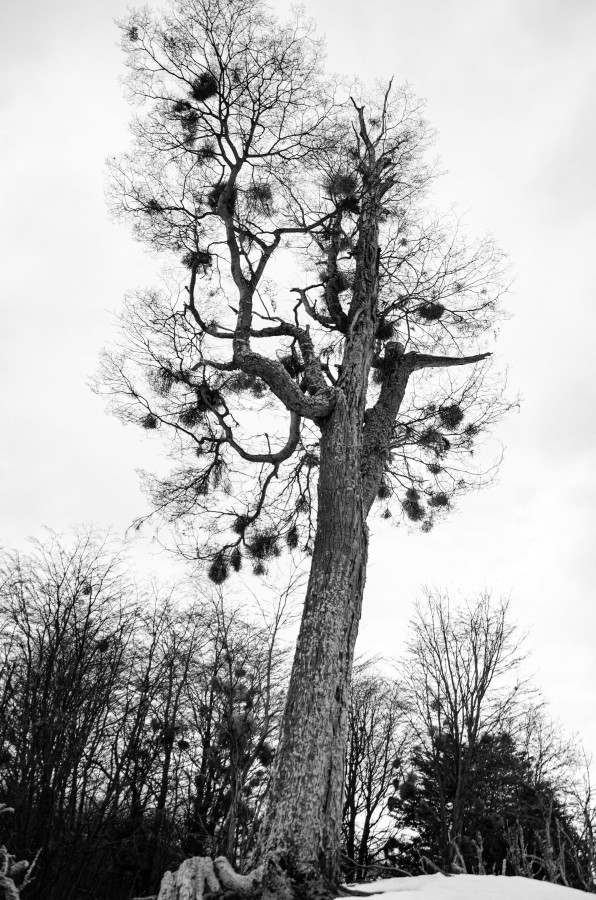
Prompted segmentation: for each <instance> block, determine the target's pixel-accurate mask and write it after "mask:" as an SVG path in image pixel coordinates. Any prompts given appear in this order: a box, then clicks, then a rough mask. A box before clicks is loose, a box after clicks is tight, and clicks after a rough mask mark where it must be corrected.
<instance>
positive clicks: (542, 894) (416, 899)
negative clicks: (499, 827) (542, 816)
mask: <svg viewBox="0 0 596 900" xmlns="http://www.w3.org/2000/svg"><path fill="white" fill-rule="evenodd" d="M354 886H355V885H354ZM358 890H360V891H366V893H367V894H376V895H377V896H381V897H382V900H410V898H412V900H579V898H580V896H582V895H584V896H586V897H588V896H589V895H588V894H585V893H584V891H576V890H575V889H574V888H567V887H561V886H560V885H558V884H549V883H548V882H546V881H533V880H532V879H530V878H518V877H511V878H508V877H506V876H497V875H451V876H449V877H448V878H447V877H445V875H417V876H413V877H412V878H387V879H385V880H383V881H375V882H371V883H370V884H359V885H358Z"/></svg>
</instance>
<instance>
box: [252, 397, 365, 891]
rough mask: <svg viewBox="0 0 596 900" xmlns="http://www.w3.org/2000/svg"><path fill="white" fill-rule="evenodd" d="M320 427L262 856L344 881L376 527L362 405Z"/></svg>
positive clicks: (305, 873)
mask: <svg viewBox="0 0 596 900" xmlns="http://www.w3.org/2000/svg"><path fill="white" fill-rule="evenodd" d="M354 406H355V407H356V409H354V408H353V407H352V409H351V410H350V407H349V404H348V403H347V401H346V399H345V398H344V397H343V396H340V398H339V399H338V402H337V405H336V408H335V410H334V412H333V414H332V415H331V416H330V418H329V419H328V420H327V421H326V422H324V423H323V424H322V437H321V468H320V475H319V486H318V514H317V532H316V539H315V546H314V552H313V558H312V565H311V571H310V578H309V583H308V589H307V594H306V601H305V606H304V611H303V616H302V623H301V627H300V634H299V637H298V642H297V647H296V654H295V658H294V664H293V668H292V675H291V679H290V686H289V691H288V698H287V703H286V709H285V713H284V717H283V721H282V728H281V736H280V743H279V748H278V751H277V757H276V761H275V767H274V773H273V778H272V784H271V788H270V793H269V802H268V807H267V813H266V816H265V821H264V823H263V826H262V829H261V836H260V848H259V858H261V859H263V858H267V857H274V858H276V859H277V860H278V861H279V862H280V864H281V866H282V867H283V868H285V869H286V870H287V871H288V874H289V875H290V876H291V877H292V878H293V879H297V880H298V881H303V880H306V881H310V880H311V879H314V880H315V881H316V880H319V881H323V882H326V883H327V884H330V885H338V884H339V880H340V842H341V817H342V790H343V777H344V754H345V746H346V737H347V720H348V703H349V691H350V680H351V671H352V662H353V657H354V645H355V642H356V635H357V633H358V623H359V620H360V612H361V607H362V594H363V590H364V581H365V573H366V561H367V548H368V529H367V526H366V521H365V514H364V510H363V504H362V478H361V471H360V451H361V433H362V425H361V422H362V419H361V415H360V409H359V406H360V404H358V403H356V404H354Z"/></svg>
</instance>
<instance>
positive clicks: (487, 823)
mask: <svg viewBox="0 0 596 900" xmlns="http://www.w3.org/2000/svg"><path fill="white" fill-rule="evenodd" d="M1 572H2V579H1V582H0V635H1V638H0V640H1V653H2V656H1V658H0V698H1V700H0V803H4V804H6V805H7V806H9V807H12V808H13V809H14V814H12V815H4V816H2V817H1V818H0V828H1V829H2V831H1V833H0V843H3V844H5V845H6V846H7V849H8V852H9V853H11V854H13V855H14V856H15V857H17V858H18V859H22V858H26V859H32V858H33V857H34V856H35V855H36V854H37V853H38V854H39V856H38V862H37V866H36V877H35V879H34V880H33V881H32V882H31V883H30V884H29V885H28V886H27V887H26V889H25V896H29V897H31V898H41V897H44V898H50V900H53V898H61V900H69V898H73V900H74V898H77V900H78V898H81V900H82V898H97V900H100V898H101V900H105V898H106V897H108V896H109V897H110V898H122V900H125V898H131V897H135V896H141V895H147V894H151V893H152V892H155V891H156V890H157V887H158V885H159V881H160V878H161V875H162V874H163V871H164V870H165V869H166V868H168V867H171V868H175V867H176V866H177V865H179V863H180V862H181V861H182V860H183V859H184V858H185V857H188V856H192V855H209V856H217V855H225V856H227V857H228V859H229V860H230V861H231V862H232V863H233V864H234V865H235V866H237V867H238V868H239V869H240V870H242V869H245V868H247V867H248V866H249V862H250V854H251V851H252V850H253V848H254V846H255V841H256V836H257V834H258V829H259V825H260V822H261V816H262V806H263V800H264V796H265V792H266V789H267V784H268V779H269V775H270V770H271V764H272V761H273V759H274V755H275V747H276V740H277V733H278V728H279V717H280V711H281V709H282V708H283V699H284V692H285V689H286V685H287V674H288V665H287V664H288V657H287V653H286V650H285V642H284V640H283V629H284V626H286V625H287V624H288V621H289V609H288V603H287V600H282V601H281V602H280V603H279V605H277V606H276V607H275V609H273V610H272V611H271V612H270V614H269V615H268V616H266V617H265V618H262V619H260V620H259V619H257V618H256V617H255V615H254V614H252V615H250V616H249V615H248V614H242V612H241V611H240V609H239V608H237V607H234V606H233V605H231V604H230V603H224V602H223V600H222V598H221V597H220V596H218V595H217V594H215V595H214V594H213V592H211V593H210V594H201V593H200V591H195V592H194V593H193V592H191V591H189V590H188V588H186V589H185V588H180V587H179V586H178V587H176V588H175V589H171V590H169V591H167V592H164V591H163V590H162V591H159V590H157V589H153V590H152V591H149V590H145V591H139V590H137V589H136V588H135V587H134V585H132V584H131V583H130V581H129V580H128V579H127V577H126V575H125V572H124V567H123V565H122V559H121V558H120V556H119V553H118V550H117V548H115V547H114V545H113V544H111V543H110V541H109V540H108V539H106V538H105V537H102V536H99V535H96V534H93V533H90V532H88V531H86V532H79V533H78V534H77V535H76V536H75V537H74V539H70V540H68V541H64V540H61V539H59V538H57V537H56V536H50V538H49V539H48V540H47V541H45V542H44V543H38V544H36V546H35V547H34V549H33V551H32V552H31V553H28V554H24V555H19V554H13V553H7V552H4V553H3V554H2V561H1ZM522 658H523V650H522V648H521V644H520V641H519V639H518V637H517V635H516V632H515V628H514V627H513V626H512V625H511V624H510V622H509V621H508V618H507V607H506V605H503V604H497V603H493V602H491V601H490V598H489V597H487V596H485V597H481V598H480V599H479V600H477V601H475V602H473V603H470V604H469V605H463V606H461V605H460V606H458V607H457V608H453V607H452V606H451V605H450V604H449V601H448V598H446V597H441V596H430V595H429V596H427V597H426V598H425V600H424V601H423V602H421V603H420V604H419V605H418V607H417V608H416V612H415V616H414V619H413V621H412V626H411V639H410V643H409V646H408V650H407V654H406V655H405V657H404V658H403V659H402V660H400V662H399V663H398V664H397V666H396V668H395V672H394V673H393V672H392V673H390V674H387V671H386V670H383V669H382V668H381V667H379V666H377V665H375V664H374V663H371V662H364V663H361V664H360V665H359V666H358V667H357V669H356V672H355V677H354V683H353V688H352V694H351V703H350V710H349V743H348V753H347V759H346V770H345V792H344V806H343V829H342V838H343V848H342V860H343V871H344V876H345V877H346V879H347V880H348V881H355V880H358V881H362V880H366V879H367V878H373V877H374V878H378V877H380V876H383V875H395V874H399V873H402V872H403V873H404V874H406V873H408V874H415V873H421V872H428V871H435V870H436V869H437V868H440V869H443V870H445V871H462V870H464V871H467V872H476V873H479V874H482V873H485V872H487V873H492V872H496V873H499V874H500V873H504V874H520V875H527V876H529V877H533V878H539V879H546V880H550V881H554V882H559V883H562V884H568V885H570V886H572V887H579V888H582V889H584V890H588V891H595V889H596V888H595V863H596V853H595V843H594V826H595V824H596V807H595V805H594V802H593V798H592V796H591V794H590V788H589V783H587V782H586V783H584V784H583V785H582V784H580V782H579V781H578V778H577V760H576V756H575V754H574V753H573V752H572V751H573V748H572V745H571V743H570V742H565V741H564V740H563V739H562V738H561V736H560V734H559V732H558V731H557V729H556V728H554V727H553V726H552V725H550V724H549V721H548V719H547V717H546V715H545V713H544V710H543V708H542V706H541V703H540V701H539V698H537V695H536V693H535V692H532V690H531V689H530V687H529V685H528V684H527V683H525V682H523V681H521V680H515V678H513V677H512V673H515V672H516V671H517V669H518V666H517V664H518V663H519V662H520V661H521V660H522Z"/></svg>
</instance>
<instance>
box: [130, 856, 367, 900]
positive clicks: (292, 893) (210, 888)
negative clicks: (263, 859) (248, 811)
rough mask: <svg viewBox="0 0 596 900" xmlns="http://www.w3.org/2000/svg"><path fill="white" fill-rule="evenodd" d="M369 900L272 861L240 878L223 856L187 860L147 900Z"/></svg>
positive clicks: (164, 879)
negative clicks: (346, 899)
mask: <svg viewBox="0 0 596 900" xmlns="http://www.w3.org/2000/svg"><path fill="white" fill-rule="evenodd" d="M364 896H369V895H366V894H364V893H363V892H362V891H358V890H348V889H347V888H345V887H340V886H339V885H332V884H330V883H329V882H328V881H327V880H326V879H325V878H324V877H323V876H321V875H317V874H315V873H312V874H310V875H308V876H305V877H303V878H295V877H294V878H293V877H291V876H290V875H289V874H288V873H287V872H286V871H284V869H283V868H282V867H281V866H280V865H279V863H278V862H277V861H275V860H270V861H269V862H268V863H267V864H266V865H263V866H259V868H257V869H255V870H254V871H253V872H251V873H250V874H249V875H239V874H238V873H237V872H235V871H234V869H233V868H232V866H231V865H230V863H229V862H228V860H227V859H226V858H225V857H224V856H219V857H218V858H217V859H215V860H211V859H210V858H209V857H208V856H194V857H192V858H191V859H186V860H185V861H184V862H183V863H182V865H181V866H180V868H179V869H178V870H177V871H176V872H166V873H165V875H164V876H163V878H162V881H161V886H160V889H159V894H158V895H157V897H156V898H146V900H335V898H336V897H364Z"/></svg>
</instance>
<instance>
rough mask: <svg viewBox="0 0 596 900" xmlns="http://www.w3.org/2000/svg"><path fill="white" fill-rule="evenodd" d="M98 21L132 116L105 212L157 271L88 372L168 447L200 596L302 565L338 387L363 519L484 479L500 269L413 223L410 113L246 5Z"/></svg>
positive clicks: (442, 222)
mask: <svg viewBox="0 0 596 900" xmlns="http://www.w3.org/2000/svg"><path fill="white" fill-rule="evenodd" d="M120 28H121V32H122V43H123V48H124V51H125V53H126V58H127V65H128V77H127V86H128V90H129V92H130V97H131V100H132V102H133V104H134V106H135V117H134V120H133V123H132V133H133V147H132V149H131V150H130V152H128V153H125V154H123V155H122V156H120V157H118V158H114V159H113V160H112V162H111V170H112V176H113V177H112V193H111V196H112V201H113V208H114V210H115V211H116V212H117V213H118V214H121V215H123V216H125V217H126V218H127V219H128V220H130V221H131V222H132V224H133V228H134V232H135V234H136V236H137V237H138V239H139V240H141V241H142V242H144V243H145V244H146V245H148V246H149V247H151V248H152V249H153V250H155V251H159V252H163V253H165V254H166V257H165V258H166V260H167V263H168V267H169V268H168V272H167V275H166V277H165V278H164V281H163V283H162V285H161V286H160V287H158V288H149V289H143V290H138V291H135V292H133V293H132V294H131V295H130V296H129V298H128V302H127V305H126V311H125V313H124V315H123V337H122V340H121V343H120V346H119V347H118V348H115V349H113V350H112V351H111V352H110V353H109V354H106V356H105V359H104V366H103V374H102V376H101V379H102V381H103V386H102V390H106V391H107V392H108V393H110V394H111V396H112V398H113V408H114V410H115V411H116V413H117V414H118V415H120V416H121V417H122V418H123V419H124V420H125V421H131V422H135V423H138V424H139V425H141V426H142V427H143V428H145V429H147V430H149V431H151V430H160V431H161V432H162V433H164V434H166V433H167V434H168V436H169V437H170V439H171V449H172V456H173V459H174V460H175V465H174V469H173V471H172V472H171V474H170V475H169V476H168V477H166V478H162V479H158V478H155V477H152V476H147V486H148V488H149V491H150V494H151V496H152V500H153V503H154V505H155V507H156V508H157V509H158V510H159V512H160V513H161V514H162V515H163V516H165V518H166V519H168V520H169V521H171V522H174V523H176V525H177V528H178V533H179V536H180V537H181V538H182V540H181V543H182V544H183V545H184V546H185V547H186V548H187V549H190V552H191V553H192V555H193V556H198V557H199V558H201V559H204V560H206V561H207V562H208V566H209V569H208V570H209V574H210V576H211V578H212V579H213V580H214V581H215V582H221V581H223V580H224V579H225V578H226V576H227V575H228V573H229V571H230V570H232V569H236V570H238V569H239V568H240V566H241V565H242V562H243V560H244V559H248V561H249V562H250V564H251V565H252V567H253V569H254V571H255V572H256V573H257V574H258V573H262V572H263V571H264V570H265V568H266V565H267V561H268V559H270V558H271V557H273V556H276V555H278V554H279V553H280V551H281V549H282V547H283V545H284V543H285V544H286V545H287V547H289V548H290V549H294V548H298V549H299V550H303V551H306V552H307V553H310V552H312V549H313V542H314V534H315V530H316V505H317V496H316V494H317V481H318V477H319V470H320V464H321V448H320V440H321V434H320V424H321V422H322V421H324V420H325V418H326V417H328V416H329V415H330V413H331V412H332V410H333V409H334V408H335V406H336V404H337V403H338V402H340V400H339V398H341V397H342V394H345V389H346V386H347V385H348V384H349V382H350V380H351V378H352V377H353V376H355V377H356V380H355V383H356V385H357V388H356V390H357V392H358V398H357V403H358V404H359V406H360V407H361V412H362V415H363V424H362V429H363V433H362V477H363V488H362V492H363V499H364V503H365V507H366V509H367V511H368V510H369V509H370V508H371V506H372V505H373V503H374V501H375V500H377V501H378V503H377V506H376V508H377V509H378V511H379V513H380V514H381V515H383V516H385V517H386V518H389V517H390V516H391V515H393V514H397V515H398V516H401V517H403V518H405V519H406V520H407V521H409V522H413V523H418V524H419V526H421V527H422V528H423V529H425V530H428V529H429V528H430V527H431V526H432V524H433V522H434V521H435V519H436V518H437V517H438V516H440V515H441V514H443V513H444V512H445V511H447V510H448V508H449V506H450V504H451V501H452V498H453V497H454V496H455V495H457V494H458V493H461V492H462V491H464V490H466V489H468V488H469V487H470V486H476V485H478V484H479V483H481V482H482V481H483V480H484V478H485V477H486V476H487V475H488V474H490V471H487V470H486V463H485V464H484V470H483V469H482V466H480V467H479V466H477V465H476V462H475V459H474V457H473V447H474V444H475V442H476V441H477V439H478V437H479V435H480V434H481V433H482V432H483V431H485V430H486V429H487V428H488V427H489V426H491V425H492V424H493V423H494V422H495V420H496V419H498V417H499V416H500V415H501V413H502V412H503V410H504V408H505V407H506V402H505V401H504V400H503V398H502V382H501V379H500V377H499V376H498V374H495V372H494V369H493V368H492V367H491V364H490V361H489V358H488V357H489V354H488V353H486V352H480V350H481V349H482V350H483V349H484V348H480V347H479V341H480V339H483V338H484V337H485V336H486V335H487V333H491V331H492V329H493V328H494V326H495V323H496V322H497V320H498V317H499V305H498V301H499V298H500V295H501V292H502V288H503V273H504V260H503V255H502V253H501V252H500V251H499V250H498V249H497V248H496V247H495V245H494V243H493V242H492V240H490V239H489V238H485V239H482V240H479V241H475V242H469V241H467V240H466V238H465V236H464V235H463V233H462V229H461V227H460V222H459V221H458V219H457V217H456V216H455V215H454V214H453V213H448V214H446V215H440V214H437V213H434V212H433V211H432V210H431V209H429V208H428V207H427V194H428V189H429V187H430V185H431V184H432V182H433V179H434V177H435V174H436V171H435V167H433V166H432V165H429V163H428V162H427V161H426V155H427V149H428V147H429V144H430V141H431V138H432V132H431V131H430V129H429V126H428V124H427V123H426V121H425V119H424V116H423V104H422V102H421V101H420V100H419V99H418V98H417V97H416V96H415V95H414V94H413V93H412V91H411V90H410V89H409V88H408V87H396V86H394V85H393V84H392V83H389V84H388V85H377V86H376V87H374V88H373V89H371V90H368V89H365V88H364V87H363V86H362V85H360V84H359V83H357V82H354V83H351V84H346V83H344V82H342V81H340V80H338V79H332V78H330V77H328V76H326V75H325V74H324V71H323V67H322V59H323V48H322V45H321V42H320V41H319V40H318V39H317V37H316V35H315V33H314V31H313V27H312V24H311V23H310V22H309V21H307V20H306V19H305V18H304V17H303V15H302V14H301V13H295V14H294V16H293V18H291V19H290V20H289V21H288V22H286V23H284V24H281V23H280V22H278V21H277V20H275V19H274V18H273V17H272V16H271V14H270V13H269V11H268V10H267V8H266V6H265V5H264V4H263V3H261V2H258V0H256V2H255V0H176V2H175V3H174V4H173V5H172V6H171V8H170V11H169V12H168V13H167V14H164V15H163V16H158V15H153V14H152V13H150V12H148V11H147V10H140V11H137V12H134V13H132V14H131V16H130V17H129V18H128V19H127V20H126V21H123V22H121V23H120ZM371 228H372V230H373V231H374V240H371V239H369V238H370V237H371V233H372V232H371ZM367 291H368V292H369V293H371V292H372V294H371V296H372V295H373V294H374V298H373V300H372V306H371V308H370V310H369V309H368V308H367V309H366V310H365V308H364V306H363V302H362V298H363V296H364V294H366V292H367ZM466 363H476V365H466V366H465V367H463V368H462V364H466ZM488 468H489V470H490V466H489V467H488Z"/></svg>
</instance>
